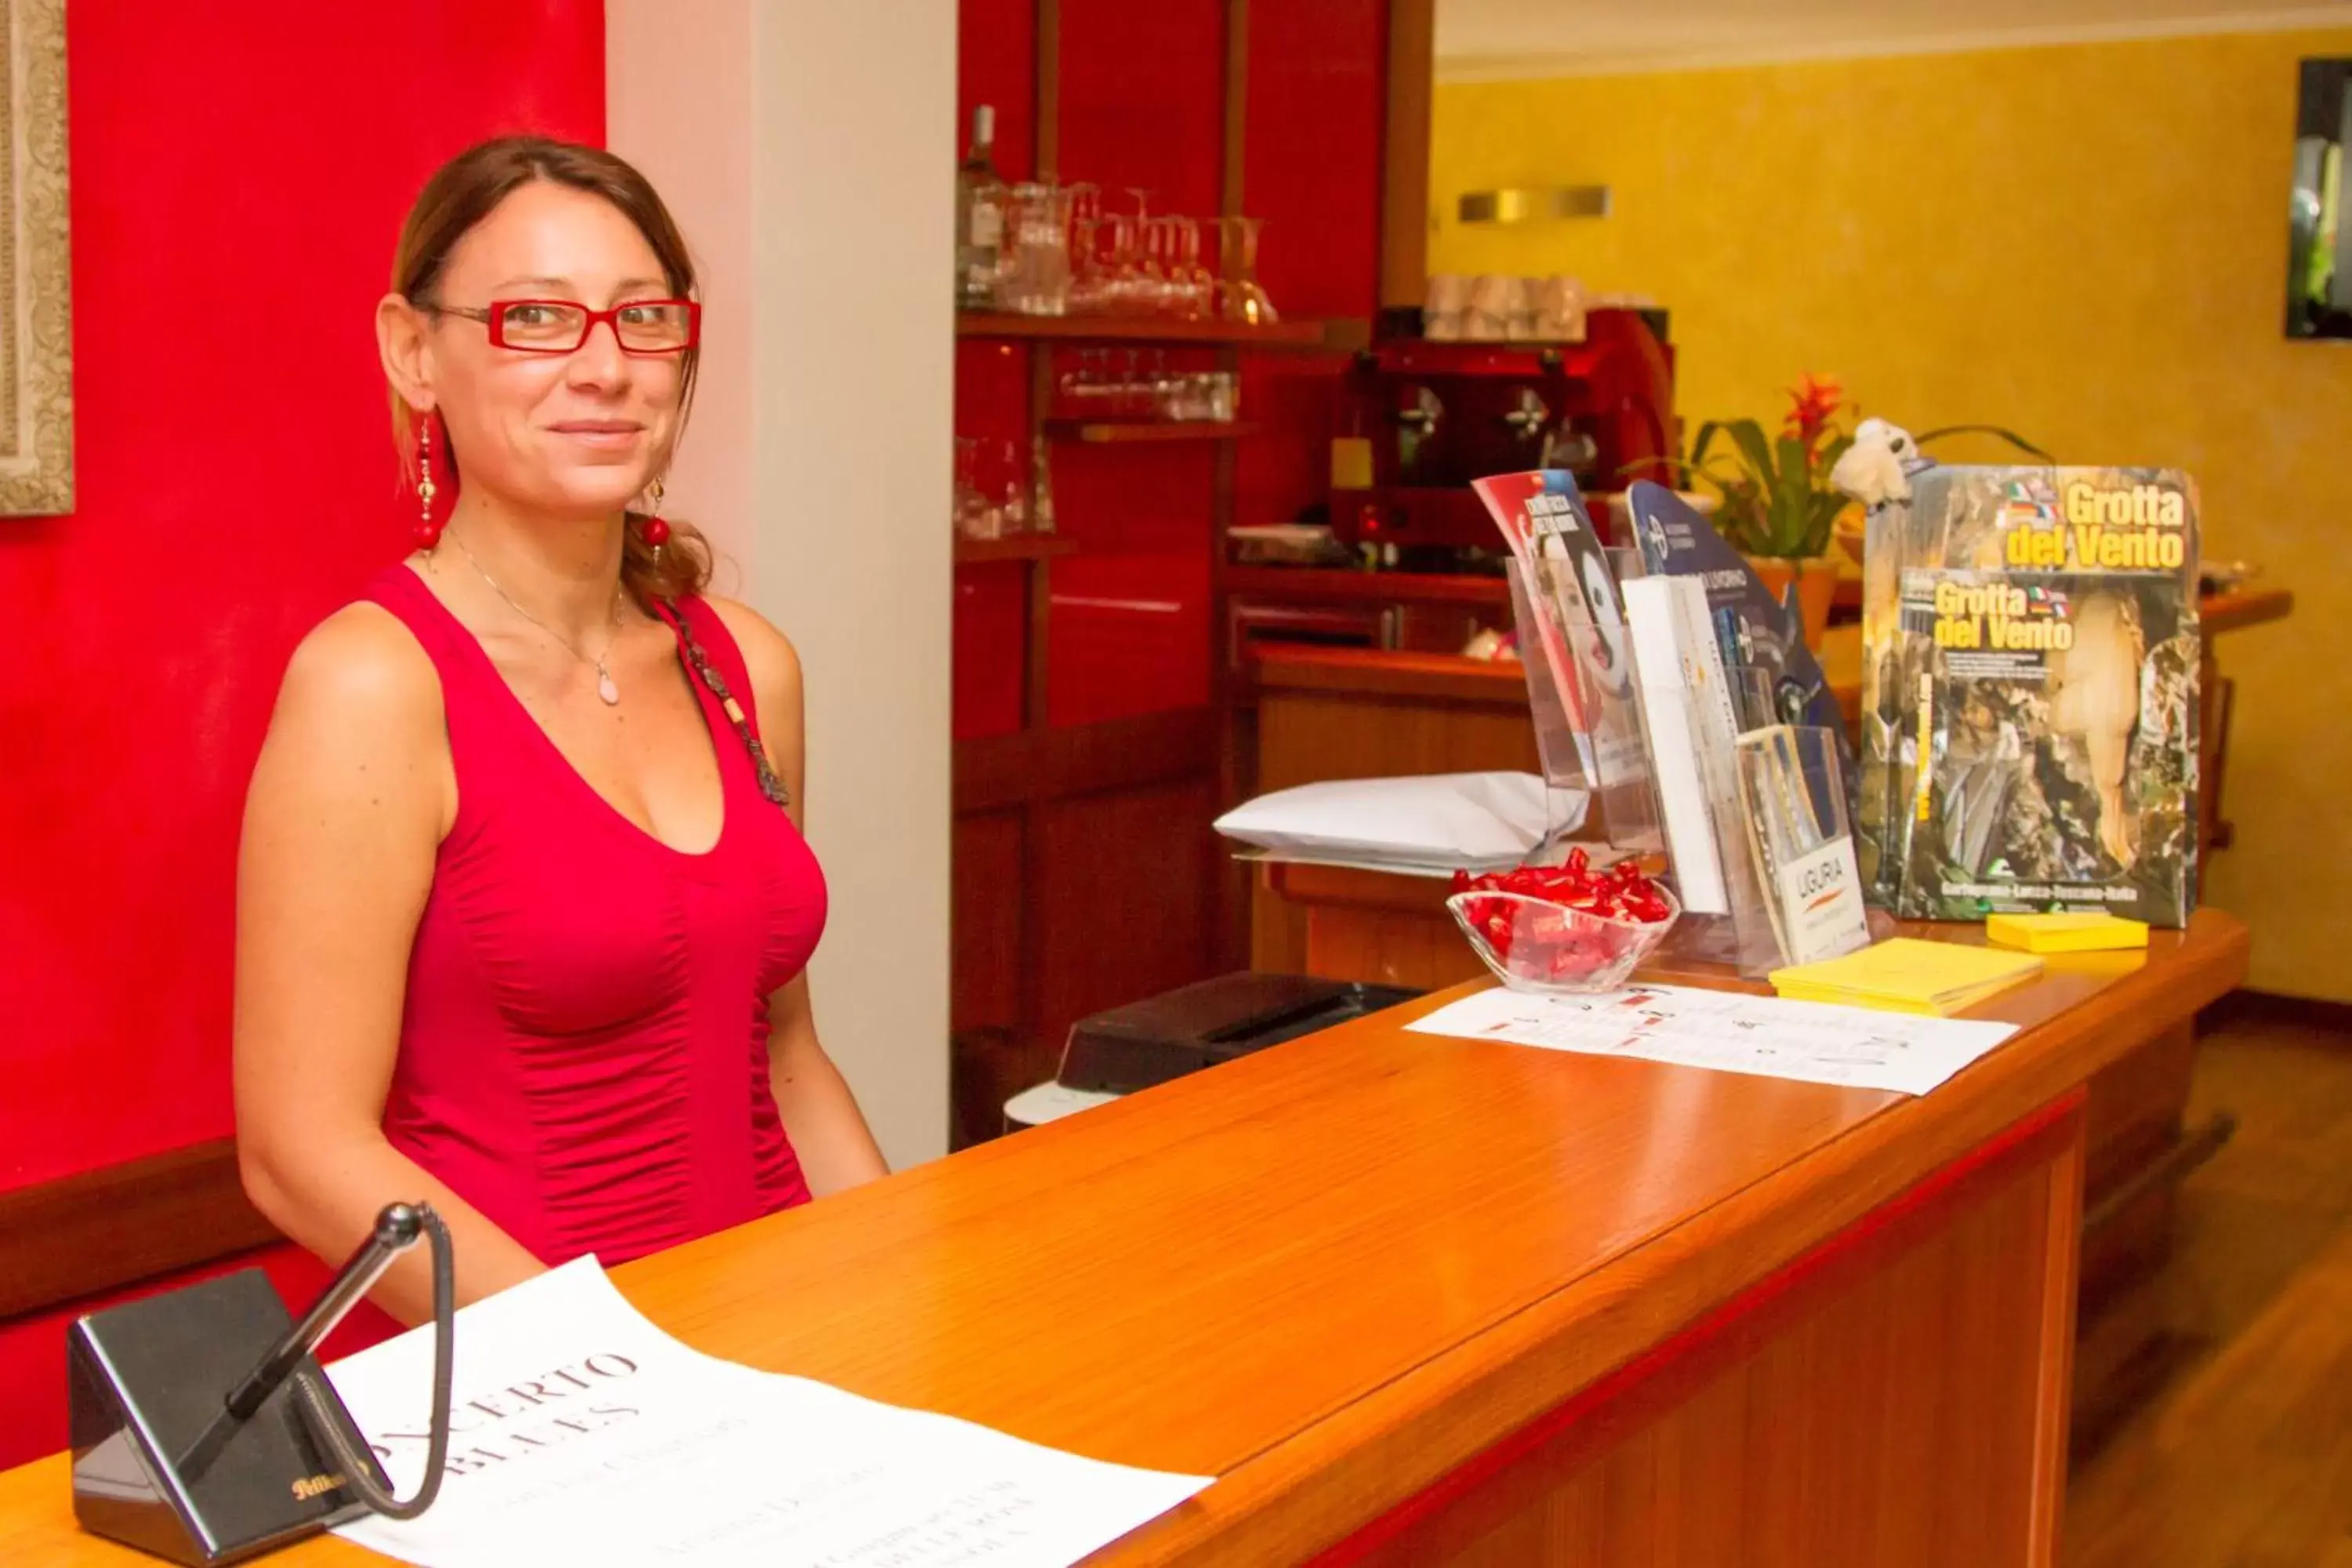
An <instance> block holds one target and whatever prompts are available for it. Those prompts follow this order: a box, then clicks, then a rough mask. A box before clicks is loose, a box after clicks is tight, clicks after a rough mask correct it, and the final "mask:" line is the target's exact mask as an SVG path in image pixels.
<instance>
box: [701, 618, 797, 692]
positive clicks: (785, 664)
mask: <svg viewBox="0 0 2352 1568" xmlns="http://www.w3.org/2000/svg"><path fill="white" fill-rule="evenodd" d="M703 603H705V604H707V605H709V606H710V609H711V613H712V614H714V615H716V616H718V617H719V623H720V624H721V625H723V626H726V628H727V632H728V635H729V636H730V637H733V638H734V639H735V646H736V647H738V648H739V649H740V650H741V651H742V654H743V668H744V670H745V671H746V672H747V673H748V674H749V675H750V676H751V689H753V690H754V691H756V692H757V693H759V695H760V696H761V699H762V703H761V706H762V707H765V706H767V705H768V704H769V703H770V702H778V703H784V704H788V705H789V706H791V707H792V708H793V709H795V710H796V709H797V708H798V707H799V705H800V701H801V656H800V650H799V649H797V648H795V647H793V641H792V639H791V638H790V637H786V636H784V634H783V633H782V632H780V631H778V630H777V629H776V628H775V626H773V625H772V623H771V622H770V621H769V620H768V618H767V617H766V616H762V615H761V614H760V612H759V611H757V610H755V609H753V608H752V607H751V605H746V604H744V603H743V602H741V601H740V600H739V599H727V598H721V597H720V596H719V595H716V594H706V595H703Z"/></svg>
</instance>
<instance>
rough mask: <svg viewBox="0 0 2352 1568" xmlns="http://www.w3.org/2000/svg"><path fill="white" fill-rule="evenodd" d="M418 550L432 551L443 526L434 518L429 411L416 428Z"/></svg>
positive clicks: (416, 538) (431, 418) (438, 539)
mask: <svg viewBox="0 0 2352 1568" xmlns="http://www.w3.org/2000/svg"><path fill="white" fill-rule="evenodd" d="M416 501H417V520H416V533H415V540H416V548H417V549H419V550H425V551H430V550H431V549H432V548H433V547H434V546H435V545H436V544H438V543H440V542H441V524H440V523H438V522H436V521H434V517H433V415H432V413H431V411H430V410H427V411H426V413H425V417H424V418H423V419H422V420H421V421H420V422H419V423H418V425H417V426H416Z"/></svg>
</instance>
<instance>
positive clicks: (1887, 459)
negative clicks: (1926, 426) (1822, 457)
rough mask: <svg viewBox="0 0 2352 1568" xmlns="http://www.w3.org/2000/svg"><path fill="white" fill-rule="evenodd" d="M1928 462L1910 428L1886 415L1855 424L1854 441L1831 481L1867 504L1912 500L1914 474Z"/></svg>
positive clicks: (1840, 491)
mask: <svg viewBox="0 0 2352 1568" xmlns="http://www.w3.org/2000/svg"><path fill="white" fill-rule="evenodd" d="M1926 467H1927V463H1926V462H1925V461H1923V460H1922V459H1921V458H1920V457H1919V447H1918V443H1917V442H1916V441H1914V440H1912V439H1911V433H1910V432H1909V431H1907V430H1906V429H1904V428H1902V427H1901V426H1896V425H1890V424H1888V423H1887V422H1886V421H1885V420H1884V419H1865V420H1864V421H1863V422H1862V423H1861V424H1860V425H1858V426H1854V432H1853V445H1852V446H1851V447H1847V448H1846V449H1845V451H1844V452H1843V454H1841V455H1840V456H1839V458H1838V460H1837V462H1836V464H1835V465H1834V466H1833V467H1832V468H1831V469H1830V484H1831V486H1832V488H1833V489H1836V490H1837V491H1838V493H1839V494H1841V495H1847V496H1852V497H1853V499H1854V500H1858V501H1860V502H1862V504H1863V505H1864V506H1869V507H1876V506H1884V505H1885V503H1886V502H1888V501H1895V500H1910V499H1911V475H1912V474H1913V473H1914V472H1916V470H1917V469H1919V468H1926Z"/></svg>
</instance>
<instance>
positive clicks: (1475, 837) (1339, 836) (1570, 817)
mask: <svg viewBox="0 0 2352 1568" xmlns="http://www.w3.org/2000/svg"><path fill="white" fill-rule="evenodd" d="M1585 805H1586V795H1585V793H1584V792H1583V791H1582V790H1577V789H1547V788H1546V787H1545V785H1544V781H1543V780H1541V779H1539V778H1538V777H1536V776H1535V775H1534V774H1533V773H1433V774H1426V775H1423V776H1419V777H1413V778H1398V779H1336V780H1332V781H1329V782H1327V783H1323V784H1300V785H1298V786H1297V787H1296V788H1294V789H1286V790H1276V792H1275V793H1273V794H1272V795H1260V796H1258V797H1257V798H1256V799H1255V800H1253V801H1248V802H1245V803H1244V804H1243V805H1237V806H1235V807H1234V809H1233V810H1231V811H1229V812H1227V813H1225V815H1224V816H1221V817H1219V818H1218V819H1217V822H1216V828H1217V831H1218V832H1219V833H1221V834H1223V835H1224V836H1225V837H1228V838H1232V839H1236V840H1238V841H1240V842H1241V843H1244V844H1247V845H1250V846H1252V847H1255V848H1256V849H1258V850H1260V851H1262V858H1269V859H1280V860H1303V861H1312V862H1316V863H1319V864H1323V865H1343V866H1363V867H1369V868H1373V869H1376V870H1384V871H1417V872H1428V873H1438V874H1443V873H1444V872H1449V871H1452V870H1454V868H1457V867H1467V868H1470V869H1472V870H1498V869H1501V868H1505V867H1509V866H1516V865H1518V864H1519V863H1520V862H1521V861H1523V860H1525V859H1526V858H1528V856H1529V855H1531V854H1533V853H1534V852H1535V850H1536V848H1537V847H1538V846H1539V845H1541V844H1542V843H1543V842H1544V839H1545V837H1547V836H1548V835H1550V834H1554V833H1565V832H1570V831H1572V830H1573V829H1574V828H1575V827H1577V826H1579V825H1580V824H1581V823H1582V822H1583V820H1584V810H1585Z"/></svg>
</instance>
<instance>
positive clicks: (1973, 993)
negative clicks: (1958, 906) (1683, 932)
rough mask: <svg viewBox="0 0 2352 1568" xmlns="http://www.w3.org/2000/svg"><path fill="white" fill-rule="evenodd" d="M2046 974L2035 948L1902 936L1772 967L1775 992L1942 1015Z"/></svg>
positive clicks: (1804, 999) (1803, 999) (1806, 999)
mask: <svg viewBox="0 0 2352 1568" xmlns="http://www.w3.org/2000/svg"><path fill="white" fill-rule="evenodd" d="M2041 972H2042V960H2040V959H2039V958H2036V957H2035V956H2033V955H2032V953H2029V952H2009V951H2007V950H2005V949H1999V948H1986V947H1962V946H1960V945H1959V944H1958V943H1957V942H1920V941H1918V940H1916V938H1912V937H1895V938H1894V939H1893V940H1891V941H1888V942H1876V943H1874V944H1873V945H1871V946H1869V947H1865V948H1864V949H1862V950H1861V951H1860V952H1849V953H1847V954H1845V955H1844V956H1843V957H1842V958H1832V959H1826V960H1824V961H1822V963H1802V964H1799V965H1797V966H1795V967H1794V968H1790V969H1776V970H1774V971H1773V972H1772V977H1771V978H1772V989H1773V990H1775V991H1777V992H1779V993H1780V994H1781V995H1783V996H1786V997H1789V998H1790V999H1791V1000H1794V1001H1800V1002H1837V1003H1842V1004H1844V1005H1848V1006H1854V1007H1881V1008H1885V1009H1887V1010H1888V1011H1891V1012H1897V1013H1926V1014H1932V1015H1936V1016H1942V1015H1944V1014H1948V1013H1957V1012H1958V1011H1959V1010H1960V1009H1961V1008H1963V1007H1967V1006H1969V1005H1972V1004H1974V1003H1977V1002H1980V1001H1982V1000H1983V999H1984V998H1985V997H1987V996H1990V995H1991V994H1993V993H1994V992H1996V991H2001V990H2006V989H2007V988H2008V987H2010V986H2011V985H2014V984H2017V983H2018V982H2020V981H2021V980H2030V979H2032V977H2033V976H2034V975H2036V974H2038V973H2041Z"/></svg>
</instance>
